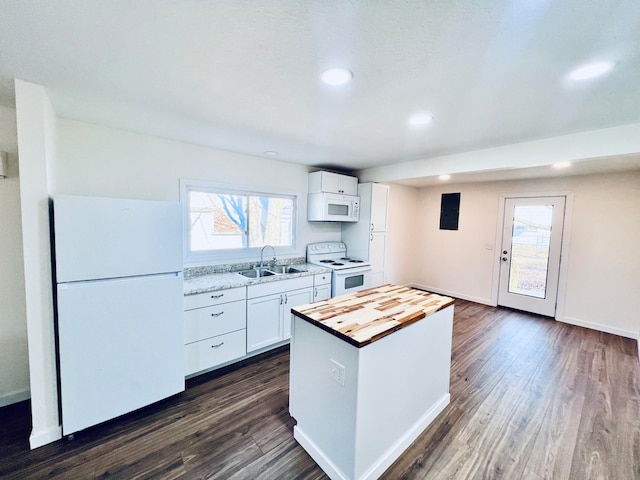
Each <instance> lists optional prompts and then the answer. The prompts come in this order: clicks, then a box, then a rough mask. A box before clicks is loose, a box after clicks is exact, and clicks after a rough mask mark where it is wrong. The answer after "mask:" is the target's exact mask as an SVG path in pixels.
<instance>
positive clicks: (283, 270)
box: [269, 265, 306, 275]
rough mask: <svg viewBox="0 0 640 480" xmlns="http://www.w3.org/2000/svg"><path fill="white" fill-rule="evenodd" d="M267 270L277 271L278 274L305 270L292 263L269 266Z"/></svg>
mask: <svg viewBox="0 0 640 480" xmlns="http://www.w3.org/2000/svg"><path fill="white" fill-rule="evenodd" d="M269 271H271V272H274V273H277V274H279V275H281V274H283V273H302V272H306V270H305V269H303V268H298V267H294V266H292V265H276V266H275V267H269Z"/></svg>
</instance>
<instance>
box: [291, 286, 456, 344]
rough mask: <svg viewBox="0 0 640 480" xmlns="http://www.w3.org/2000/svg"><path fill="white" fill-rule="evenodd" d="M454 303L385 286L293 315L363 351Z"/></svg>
mask: <svg viewBox="0 0 640 480" xmlns="http://www.w3.org/2000/svg"><path fill="white" fill-rule="evenodd" d="M453 302H454V299H453V298H450V297H444V296H442V295H436V294H435V293H429V292H425V291H423V290H417V289H415V288H411V287H401V286H397V285H382V286H380V287H375V288H369V289H367V290H362V291H360V292H356V293H352V294H349V295H343V296H340V297H336V298H332V299H329V300H325V301H322V302H316V303H312V304H308V305H301V306H299V307H295V308H292V309H291V313H292V314H294V315H296V316H298V317H300V318H302V319H304V320H306V321H308V322H310V323H312V324H314V325H316V326H318V327H319V328H321V329H323V330H325V331H327V332H329V333H331V334H332V335H335V336H337V337H339V338H341V339H342V340H344V341H346V342H348V343H350V344H351V345H354V346H355V347H358V348H360V347H364V346H366V345H369V344H370V343H372V342H375V341H376V340H379V339H381V338H383V337H385V336H387V335H390V334H391V333H393V332H395V331H397V330H400V329H401V328H404V327H406V326H408V325H411V324H412V323H415V322H417V321H418V320H421V319H423V318H425V317H427V316H429V315H431V314H433V313H435V312H437V311H439V310H442V309H444V308H446V307H448V306H449V305H453Z"/></svg>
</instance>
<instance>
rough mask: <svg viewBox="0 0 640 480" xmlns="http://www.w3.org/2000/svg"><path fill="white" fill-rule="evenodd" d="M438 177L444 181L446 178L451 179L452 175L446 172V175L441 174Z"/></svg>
mask: <svg viewBox="0 0 640 480" xmlns="http://www.w3.org/2000/svg"><path fill="white" fill-rule="evenodd" d="M438 178H439V179H440V180H442V181H443V182H444V181H446V180H449V179H450V178H451V175H449V174H448V173H445V174H444V175H440V176H439V177H438Z"/></svg>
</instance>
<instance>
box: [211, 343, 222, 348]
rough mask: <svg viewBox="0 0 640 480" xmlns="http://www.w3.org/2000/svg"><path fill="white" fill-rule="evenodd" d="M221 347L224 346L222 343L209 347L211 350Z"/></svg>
mask: <svg viewBox="0 0 640 480" xmlns="http://www.w3.org/2000/svg"><path fill="white" fill-rule="evenodd" d="M222 345H224V342H220V343H219V344H217V345H211V348H220V347H221V346H222Z"/></svg>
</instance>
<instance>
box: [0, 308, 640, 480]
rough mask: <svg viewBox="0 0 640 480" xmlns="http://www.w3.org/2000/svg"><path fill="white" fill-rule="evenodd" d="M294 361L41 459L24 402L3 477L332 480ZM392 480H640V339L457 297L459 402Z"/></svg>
mask: <svg viewBox="0 0 640 480" xmlns="http://www.w3.org/2000/svg"><path fill="white" fill-rule="evenodd" d="M288 361H289V353H288V349H286V348H284V349H280V350H278V351H276V352H273V353H270V354H267V355H265V356H262V357H260V358H258V359H256V360H255V361H247V362H244V363H243V364H242V365H241V366H239V367H237V368H227V369H225V370H224V371H219V372H214V373H212V374H208V375H204V376H201V377H198V378H196V379H194V380H191V381H189V382H188V388H187V390H186V391H185V392H183V393H182V394H180V395H177V396H175V397H172V398H170V399H167V400H164V401H162V402H160V403H158V404H156V405H153V406H151V407H148V408H145V409H142V410H140V411H137V412H134V413H132V414H129V415H126V416H125V417H122V418H120V419H117V420H114V421H111V422H107V423H106V424H103V425H100V426H98V427H94V428H91V429H88V430H86V431H83V432H80V433H78V434H76V436H75V439H74V440H73V441H68V440H60V441H58V442H55V443H53V444H50V445H46V446H44V447H41V448H38V449H36V450H34V451H30V450H29V448H28V436H29V432H30V425H29V421H30V420H29V405H28V403H27V402H24V403H20V404H16V405H12V406H9V407H5V408H2V409H0V478H3V479H4V478H8V479H30V478H34V479H35V478H37V479H42V478H60V479H62V478H63V479H84V478H99V479H103V478H118V479H133V478H154V479H155V478H160V479H164V478H166V479H200V478H215V479H269V480H271V479H323V478H327V477H326V476H325V475H324V473H323V472H322V470H320V468H319V467H317V466H316V464H315V463H314V462H313V460H311V458H310V457H309V456H308V455H307V453H306V452H305V451H304V450H303V449H302V448H301V447H300V446H299V445H298V444H297V442H296V441H295V440H294V439H293V436H292V428H293V425H294V421H293V420H292V419H291V418H290V417H289V414H288V410H287V402H288V374H289V365H288ZM396 361H398V362H401V361H402V359H399V360H396ZM416 381H419V379H416ZM337 441H339V439H337ZM383 478H385V479H393V480H396V479H509V480H511V479H530V480H538V479H580V480H582V479H612V480H631V479H640V365H639V363H638V354H637V346H636V342H635V341H634V340H630V339H625V338H621V337H617V336H614V335H609V334H605V333H599V332H595V331H591V330H587V329H583V328H580V327H574V326H571V325H565V324H562V323H558V322H555V321H553V320H551V319H547V318H544V317H539V316H536V315H529V314H525V313H521V312H517V311H513V310H509V309H504V308H492V307H487V306H484V305H478V304H474V303H471V302H466V301H463V300H456V304H455V319H454V334H453V355H452V365H451V403H450V405H449V406H448V407H447V408H446V409H445V410H444V411H443V412H442V414H440V416H439V417H438V418H437V419H436V420H435V421H434V422H433V423H432V424H431V425H430V426H429V428H428V429H427V430H425V431H424V432H423V434H422V435H421V436H420V437H419V438H418V439H417V440H416V441H415V442H414V443H413V445H412V446H411V447H410V448H409V449H408V450H407V451H406V452H405V453H404V454H403V455H402V456H401V457H400V458H399V459H398V460H397V461H396V462H395V463H394V464H393V465H392V466H391V467H390V468H389V469H388V470H387V472H386V473H385V474H384V476H383Z"/></svg>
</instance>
